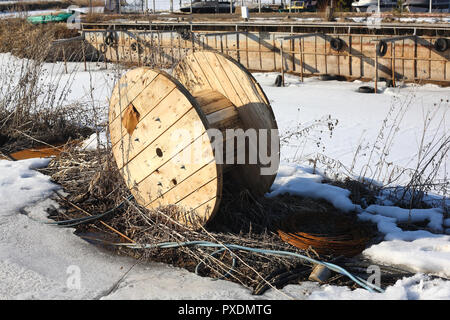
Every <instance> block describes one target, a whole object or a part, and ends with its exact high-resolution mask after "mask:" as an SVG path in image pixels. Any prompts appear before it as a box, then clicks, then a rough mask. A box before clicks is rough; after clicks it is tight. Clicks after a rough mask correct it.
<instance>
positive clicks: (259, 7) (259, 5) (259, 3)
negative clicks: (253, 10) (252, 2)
mask: <svg viewBox="0 0 450 320" xmlns="http://www.w3.org/2000/svg"><path fill="white" fill-rule="evenodd" d="M258 12H259V13H261V0H258Z"/></svg>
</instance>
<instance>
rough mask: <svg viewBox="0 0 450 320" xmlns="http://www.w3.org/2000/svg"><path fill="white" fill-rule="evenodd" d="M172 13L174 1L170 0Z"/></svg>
mask: <svg viewBox="0 0 450 320" xmlns="http://www.w3.org/2000/svg"><path fill="white" fill-rule="evenodd" d="M170 12H171V13H172V12H173V0H170Z"/></svg>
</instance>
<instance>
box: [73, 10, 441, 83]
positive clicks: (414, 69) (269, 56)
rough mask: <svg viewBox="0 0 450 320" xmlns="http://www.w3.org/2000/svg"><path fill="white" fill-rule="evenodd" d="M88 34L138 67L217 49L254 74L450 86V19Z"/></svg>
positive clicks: (122, 28)
mask: <svg viewBox="0 0 450 320" xmlns="http://www.w3.org/2000/svg"><path fill="white" fill-rule="evenodd" d="M82 32H83V35H84V37H85V39H86V40H87V42H88V43H89V44H90V45H92V46H93V47H94V48H95V49H96V50H98V51H99V52H100V53H101V55H102V56H103V58H104V59H106V60H109V61H115V62H120V63H131V64H134V65H137V66H152V67H159V68H170V67H173V66H174V65H176V64H177V62H178V61H179V60H181V59H182V58H183V57H185V56H186V55H187V54H190V53H192V52H195V51H198V50H213V51H218V52H221V53H224V54H227V55H229V56H231V57H232V58H234V59H236V60H237V61H238V62H240V63H241V64H242V65H243V66H244V67H246V68H247V69H249V70H251V71H252V72H273V71H276V72H282V73H294V74H298V75H299V76H301V78H302V79H303V77H306V76H311V75H323V74H331V75H336V76H338V77H344V78H347V79H361V80H373V79H375V77H377V79H379V78H386V79H392V80H393V81H396V80H403V81H406V82H417V83H438V84H441V85H445V86H446V85H449V84H450V63H449V58H450V50H449V49H446V50H438V49H437V48H436V41H437V40H438V39H447V40H446V41H447V43H448V46H449V47H450V26H449V24H445V23H442V24H425V23H382V24H381V25H379V26H371V25H368V24H366V23H355V22H348V23H339V22H307V23H305V22H300V21H284V20H282V19H280V20H278V21H268V22H264V21H256V22H255V21H252V22H234V21H218V22H212V21H198V22H195V21H180V20H179V19H178V20H177V19H173V20H170V19H169V20H161V21H155V20H153V21H151V20H149V21H121V22H115V23H114V22H107V23H83V24H82ZM441 41H442V40H441ZM380 42H384V44H383V43H382V46H381V47H382V50H381V52H380V51H378V53H377V48H378V47H380ZM441 49H442V48H441Z"/></svg>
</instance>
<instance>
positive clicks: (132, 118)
mask: <svg viewBox="0 0 450 320" xmlns="http://www.w3.org/2000/svg"><path fill="white" fill-rule="evenodd" d="M139 117H140V114H139V112H138V111H137V110H136V108H135V107H134V106H133V104H132V103H130V104H129V105H128V108H127V109H126V110H125V113H124V115H123V118H122V124H123V126H124V127H125V128H126V129H127V132H128V134H129V135H132V134H133V132H134V130H135V129H136V126H137V124H138V122H139Z"/></svg>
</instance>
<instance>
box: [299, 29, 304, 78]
mask: <svg viewBox="0 0 450 320" xmlns="http://www.w3.org/2000/svg"><path fill="white" fill-rule="evenodd" d="M298 40H299V41H298V42H299V47H300V79H301V80H302V82H303V46H302V40H303V39H302V38H300V39H298Z"/></svg>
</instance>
